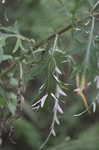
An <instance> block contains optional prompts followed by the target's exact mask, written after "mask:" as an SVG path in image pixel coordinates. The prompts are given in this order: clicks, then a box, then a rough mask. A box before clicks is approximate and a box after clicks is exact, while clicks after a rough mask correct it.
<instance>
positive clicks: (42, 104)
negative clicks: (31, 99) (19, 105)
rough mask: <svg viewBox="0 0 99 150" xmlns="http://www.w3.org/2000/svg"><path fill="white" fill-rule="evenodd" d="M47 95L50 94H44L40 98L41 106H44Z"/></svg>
mask: <svg viewBox="0 0 99 150" xmlns="http://www.w3.org/2000/svg"><path fill="white" fill-rule="evenodd" d="M47 96H48V94H46V95H44V96H43V97H42V98H41V99H40V101H41V108H42V107H43V106H44V103H45V100H46V98H47Z"/></svg>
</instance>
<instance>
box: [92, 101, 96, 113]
mask: <svg viewBox="0 0 99 150" xmlns="http://www.w3.org/2000/svg"><path fill="white" fill-rule="evenodd" d="M92 106H93V112H94V113H95V111H96V103H95V102H93V103H92Z"/></svg>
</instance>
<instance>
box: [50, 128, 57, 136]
mask: <svg viewBox="0 0 99 150" xmlns="http://www.w3.org/2000/svg"><path fill="white" fill-rule="evenodd" d="M51 133H52V135H53V136H56V133H55V130H54V129H53V128H52V130H51Z"/></svg>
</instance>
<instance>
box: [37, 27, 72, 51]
mask: <svg viewBox="0 0 99 150" xmlns="http://www.w3.org/2000/svg"><path fill="white" fill-rule="evenodd" d="M72 28H73V25H72V24H70V25H68V26H66V27H64V28H63V29H61V30H60V31H58V32H56V33H53V34H51V35H50V36H48V37H47V38H46V39H45V40H42V41H41V42H40V43H38V44H36V45H34V49H37V48H39V47H40V46H42V45H43V44H45V43H46V41H49V40H51V39H53V38H55V37H56V35H61V34H63V33H65V32H67V31H68V30H70V29H72Z"/></svg>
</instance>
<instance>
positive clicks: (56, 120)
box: [55, 115, 60, 125]
mask: <svg viewBox="0 0 99 150" xmlns="http://www.w3.org/2000/svg"><path fill="white" fill-rule="evenodd" d="M55 122H56V123H57V124H58V125H59V124H60V122H59V120H58V118H57V115H56V116H55Z"/></svg>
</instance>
